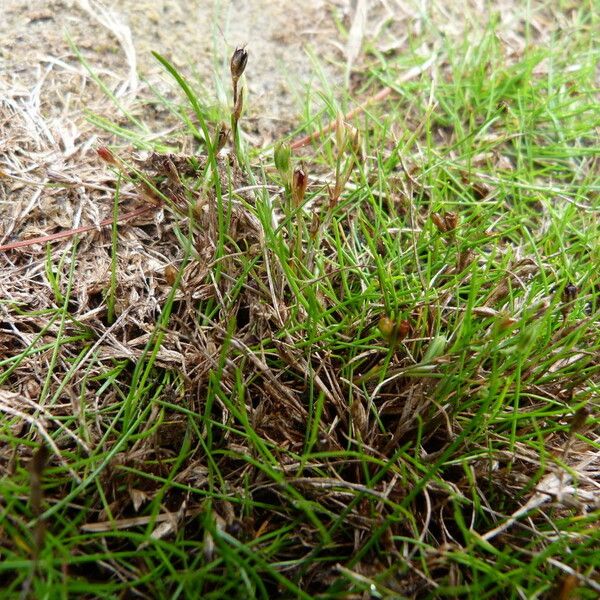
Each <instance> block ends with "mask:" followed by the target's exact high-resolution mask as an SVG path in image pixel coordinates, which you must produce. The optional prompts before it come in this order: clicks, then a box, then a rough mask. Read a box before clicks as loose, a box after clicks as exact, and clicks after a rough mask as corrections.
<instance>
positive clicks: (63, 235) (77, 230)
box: [0, 206, 156, 252]
mask: <svg viewBox="0 0 600 600" xmlns="http://www.w3.org/2000/svg"><path fill="white" fill-rule="evenodd" d="M155 208H156V207H155V206H144V207H142V208H137V209H136V210H132V211H131V212H128V213H125V214H124V215H121V216H120V217H119V218H118V219H117V221H118V222H120V221H128V220H129V219H133V218H134V217H139V216H140V215H143V214H145V213H147V212H149V211H151V210H152V209H155ZM113 221H114V219H113V217H108V218H107V219H104V220H102V221H100V224H99V225H82V226H81V227H76V228H75V229H67V230H66V231H59V232H58V233H52V234H50V235H43V236H41V237H36V238H30V239H28V240H19V241H18V242H12V243H10V244H6V245H4V246H0V252H7V251H8V250H14V249H15V248H23V247H25V246H33V245H34V244H46V243H47V242H53V241H55V240H60V239H62V238H68V237H72V236H74V235H77V234H78V233H87V232H88V231H93V230H94V229H98V228H99V227H106V226H107V225H110V224H111V223H113Z"/></svg>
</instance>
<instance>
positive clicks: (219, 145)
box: [214, 123, 231, 154]
mask: <svg viewBox="0 0 600 600" xmlns="http://www.w3.org/2000/svg"><path fill="white" fill-rule="evenodd" d="M230 132H231V130H230V129H229V127H228V126H227V125H226V124H225V123H221V125H220V126H219V129H218V131H217V135H216V137H215V144H214V146H215V153H216V154H218V153H219V152H220V151H221V150H222V149H223V148H224V147H225V145H226V144H227V141H228V140H229V133H230Z"/></svg>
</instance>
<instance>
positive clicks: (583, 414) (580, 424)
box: [569, 406, 590, 435]
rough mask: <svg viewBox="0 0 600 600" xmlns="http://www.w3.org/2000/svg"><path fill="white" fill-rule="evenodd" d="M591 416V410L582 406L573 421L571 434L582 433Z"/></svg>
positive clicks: (570, 428)
mask: <svg viewBox="0 0 600 600" xmlns="http://www.w3.org/2000/svg"><path fill="white" fill-rule="evenodd" d="M589 416H590V409H589V408H588V407H587V406H582V407H581V408H580V409H579V410H578V411H577V412H576V413H575V414H574V415H573V418H572V419H571V426H570V427H569V434H570V435H573V434H574V433H577V432H578V431H581V430H582V429H583V428H584V427H585V422H586V421H587V418H588V417H589Z"/></svg>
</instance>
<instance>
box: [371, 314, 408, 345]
mask: <svg viewBox="0 0 600 600" xmlns="http://www.w3.org/2000/svg"><path fill="white" fill-rule="evenodd" d="M377 327H378V328H379V331H380V332H381V335H382V336H383V338H384V339H386V340H387V341H388V342H390V344H395V343H397V342H399V341H400V340H403V339H404V338H405V337H406V336H407V335H408V334H409V333H410V330H411V326H410V322H409V321H407V320H406V319H403V320H398V321H394V320H393V319H390V318H389V317H381V319H379V323H378V324H377Z"/></svg>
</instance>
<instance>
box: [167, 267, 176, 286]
mask: <svg viewBox="0 0 600 600" xmlns="http://www.w3.org/2000/svg"><path fill="white" fill-rule="evenodd" d="M165 279H166V281H167V283H168V284H169V285H173V284H174V283H175V280H176V279H177V269H176V268H175V267H174V266H173V265H167V266H166V267H165Z"/></svg>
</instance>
